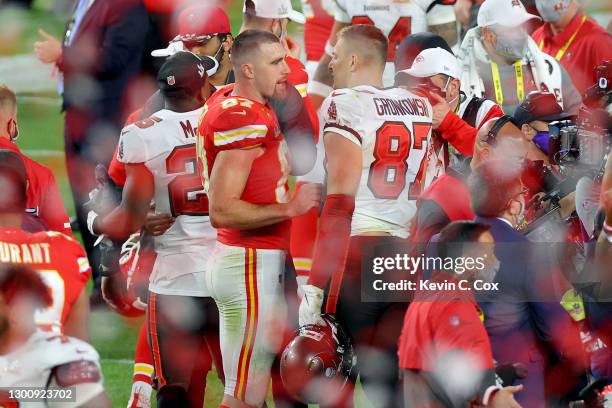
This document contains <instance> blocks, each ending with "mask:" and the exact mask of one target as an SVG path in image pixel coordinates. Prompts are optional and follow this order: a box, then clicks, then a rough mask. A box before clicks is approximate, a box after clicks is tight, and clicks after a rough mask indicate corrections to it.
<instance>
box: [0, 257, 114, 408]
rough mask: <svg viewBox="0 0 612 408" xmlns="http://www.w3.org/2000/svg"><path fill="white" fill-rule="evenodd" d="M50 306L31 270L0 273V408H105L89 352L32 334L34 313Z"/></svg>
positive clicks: (7, 267) (70, 341)
mask: <svg viewBox="0 0 612 408" xmlns="http://www.w3.org/2000/svg"><path fill="white" fill-rule="evenodd" d="M51 302H52V299H51V295H50V293H49V291H48V289H47V286H46V285H45V283H44V282H43V280H42V278H41V277H40V276H39V275H38V274H37V273H36V272H35V271H34V270H33V269H30V268H29V267H27V266H23V265H16V264H4V265H3V266H2V267H0V406H1V407H28V408H43V407H91V408H106V407H110V406H111V403H110V401H109V399H108V397H107V396H106V394H105V392H104V387H103V385H102V369H101V368H100V361H99V356H98V353H97V352H96V351H95V350H94V349H93V347H91V346H90V345H89V344H87V343H85V342H84V341H82V340H79V339H76V338H73V337H67V336H63V335H60V334H57V333H52V332H45V331H42V330H40V329H37V328H36V324H35V321H34V313H35V311H36V309H42V308H44V307H47V306H50V305H51ZM21 387H28V388H27V389H26V388H21Z"/></svg>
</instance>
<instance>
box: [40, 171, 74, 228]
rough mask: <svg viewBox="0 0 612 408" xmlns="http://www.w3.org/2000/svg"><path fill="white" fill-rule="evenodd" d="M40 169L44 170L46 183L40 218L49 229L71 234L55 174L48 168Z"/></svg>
mask: <svg viewBox="0 0 612 408" xmlns="http://www.w3.org/2000/svg"><path fill="white" fill-rule="evenodd" d="M42 169H44V170H45V173H46V174H45V177H46V179H47V183H46V186H45V190H44V194H43V196H42V197H41V199H42V201H41V206H40V218H42V220H43V221H44V222H45V223H46V224H47V226H48V227H49V229H51V230H53V231H58V232H61V233H64V234H66V235H68V236H72V229H71V228H70V217H69V216H68V212H67V211H66V206H65V205H64V201H63V200H62V195H61V194H60V191H59V187H58V186H57V181H56V180H55V176H54V175H53V173H52V172H51V170H49V169H48V168H46V167H42Z"/></svg>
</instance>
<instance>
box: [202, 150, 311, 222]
mask: <svg viewBox="0 0 612 408" xmlns="http://www.w3.org/2000/svg"><path fill="white" fill-rule="evenodd" d="M263 149H264V148H263V147H255V148H251V149H237V150H229V151H223V152H220V153H219V155H218V156H217V159H216V161H215V165H214V167H213V169H212V172H211V176H210V189H209V191H208V198H209V203H210V219H211V222H212V225H213V226H214V227H215V228H237V229H253V228H259V227H264V226H266V225H272V224H276V223H279V222H281V221H285V220H287V219H289V218H291V217H295V216H298V215H302V214H304V213H306V212H307V211H308V210H309V209H311V208H312V207H315V206H318V205H319V202H320V199H321V187H320V186H318V185H314V184H311V185H306V186H304V187H306V188H304V187H303V188H302V189H300V191H301V190H304V192H303V193H301V194H296V196H295V197H294V198H293V199H292V200H291V201H290V202H288V203H280V204H266V205H256V204H251V203H249V202H247V201H244V200H241V199H240V197H241V196H242V192H243V191H244V187H245V185H246V182H247V179H248V176H249V172H250V170H251V166H252V164H253V161H255V159H257V157H259V156H260V155H261V154H262V153H263Z"/></svg>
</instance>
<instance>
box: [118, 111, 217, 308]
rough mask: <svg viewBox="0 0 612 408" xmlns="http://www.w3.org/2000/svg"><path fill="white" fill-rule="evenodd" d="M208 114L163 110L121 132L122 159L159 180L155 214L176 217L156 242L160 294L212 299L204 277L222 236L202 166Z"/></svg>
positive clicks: (155, 282)
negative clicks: (199, 141) (202, 127)
mask: <svg viewBox="0 0 612 408" xmlns="http://www.w3.org/2000/svg"><path fill="white" fill-rule="evenodd" d="M202 111H203V108H200V109H197V110H194V111H191V112H173V111H169V110H166V109H162V110H160V111H158V112H156V113H154V114H153V115H152V116H151V117H150V118H148V119H145V120H142V121H139V122H136V123H134V124H132V125H130V126H127V127H126V128H125V129H123V131H122V132H121V139H120V141H119V148H118V151H117V159H118V160H119V161H120V162H122V163H126V164H142V165H144V166H146V168H147V169H148V170H149V171H150V172H151V174H152V175H153V177H154V180H155V195H154V201H155V212H156V213H158V214H162V213H166V214H172V215H173V216H174V217H176V219H175V222H174V224H173V225H172V226H171V227H170V228H169V229H168V230H167V231H166V232H165V233H163V234H162V235H160V236H157V237H155V238H154V239H155V252H156V253H157V258H156V260H155V265H154V267H153V271H152V273H151V277H150V284H149V289H150V290H151V291H153V292H155V293H160V294H166V295H185V296H208V291H207V290H206V287H205V285H204V284H203V275H204V272H205V269H206V262H207V258H208V254H209V252H210V250H212V248H213V247H214V244H215V240H216V232H215V229H214V228H213V227H212V225H211V224H210V219H209V217H208V197H207V196H206V194H205V192H204V189H203V187H202V184H201V182H200V177H199V175H198V174H197V168H196V167H197V166H196V145H195V143H196V136H197V125H198V120H199V118H200V115H201V114H202Z"/></svg>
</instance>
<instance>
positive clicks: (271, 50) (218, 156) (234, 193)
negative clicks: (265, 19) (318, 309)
mask: <svg viewBox="0 0 612 408" xmlns="http://www.w3.org/2000/svg"><path fill="white" fill-rule="evenodd" d="M231 55H232V64H233V67H234V74H235V76H236V83H235V84H234V85H233V86H232V85H230V86H228V87H226V88H223V89H221V90H219V91H217V93H215V94H214V95H213V96H212V97H211V98H210V100H209V101H208V102H207V104H206V106H205V108H204V114H203V116H202V119H201V120H200V124H199V126H198V132H199V138H198V165H199V167H200V168H201V175H202V176H203V183H204V187H205V189H206V190H207V191H208V195H209V200H210V217H211V222H212V224H213V226H214V227H216V228H217V244H216V247H215V250H214V251H213V254H212V257H211V259H210V261H209V267H208V268H207V283H208V286H209V289H210V291H211V295H212V296H213V298H214V299H215V301H216V302H217V306H218V307H219V314H220V340H221V347H222V348H221V352H222V356H223V361H224V373H225V379H226V382H225V395H224V397H223V401H222V404H221V406H223V407H232V408H235V407H252V406H261V404H262V403H263V402H264V400H265V397H266V393H267V390H268V383H269V380H270V369H271V366H272V363H273V360H274V359H275V357H276V354H277V353H278V351H279V350H280V347H281V346H282V341H283V332H284V326H285V324H286V321H287V316H286V313H287V310H286V302H285V297H284V293H283V289H284V285H285V280H284V275H285V271H284V269H285V261H286V259H287V256H288V254H287V251H288V247H289V227H290V223H291V221H290V220H291V218H292V217H294V216H298V215H301V214H304V213H305V212H306V211H308V210H309V209H310V208H312V207H316V206H318V205H319V201H320V194H321V192H320V187H319V186H317V185H307V186H304V187H302V188H301V189H300V191H299V192H298V194H297V195H295V196H293V197H292V198H291V199H289V196H288V192H289V185H288V177H289V157H288V154H287V153H288V151H287V146H286V142H285V139H284V136H283V134H282V132H281V130H280V126H279V124H278V120H277V118H276V115H275V114H274V112H273V111H272V109H271V107H270V105H269V104H268V100H269V99H270V98H271V97H272V96H273V95H274V94H275V92H277V88H279V87H283V86H284V83H285V81H286V80H287V75H288V74H289V69H288V67H287V64H286V62H285V56H286V50H285V48H284V47H283V45H282V44H281V42H280V40H279V38H278V37H277V36H275V35H274V34H272V33H270V32H265V31H258V30H247V31H244V32H242V33H241V34H240V35H239V36H238V37H236V38H235V40H234V44H233V45H232V52H231Z"/></svg>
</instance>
